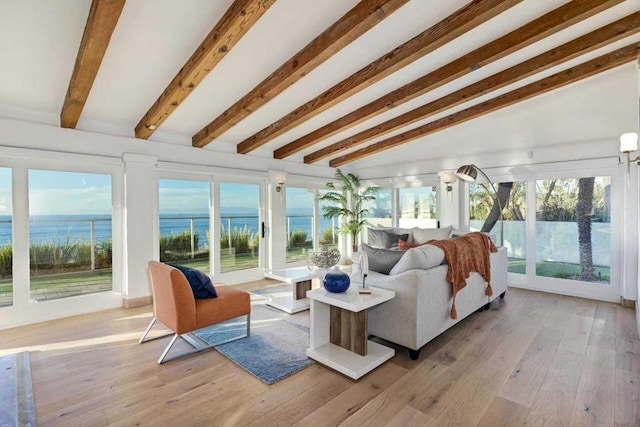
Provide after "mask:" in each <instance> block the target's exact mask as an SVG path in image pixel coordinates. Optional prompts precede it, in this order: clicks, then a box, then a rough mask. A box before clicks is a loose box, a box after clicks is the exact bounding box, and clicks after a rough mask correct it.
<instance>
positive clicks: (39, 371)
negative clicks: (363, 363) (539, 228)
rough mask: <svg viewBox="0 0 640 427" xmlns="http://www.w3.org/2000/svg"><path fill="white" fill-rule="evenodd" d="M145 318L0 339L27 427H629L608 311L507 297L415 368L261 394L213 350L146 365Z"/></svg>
mask: <svg viewBox="0 0 640 427" xmlns="http://www.w3.org/2000/svg"><path fill="white" fill-rule="evenodd" d="M264 283H268V282H260V283H258V282H254V283H252V284H247V285H245V286H244V287H245V288H246V289H249V290H250V289H252V288H255V287H257V286H261V285H264ZM150 310H151V307H141V308H135V309H115V310H109V311H105V312H100V313H96V314H91V315H84V316H77V317H73V318H68V319H62V320H57V321H53V322H47V323H46V324H38V325H31V326H26V327H21V328H16V329H12V330H6V331H0V337H1V339H0V354H2V353H7V352H13V351H17V350H23V349H24V350H27V349H28V350H30V351H31V361H32V378H33V389H34V394H35V406H36V413H37V420H38V424H39V425H40V426H49V425H52V426H103V425H118V426H120V425H122V426H133V425H136V426H138V425H144V426H147V425H148V426H173V427H179V426H191V425H201V426H217V425H220V426H242V425H251V426H275V425H283V426H290V425H296V426H314V427H318V426H329V425H343V426H362V425H364V426H399V425H415V426H430V425H446V426H476V425H477V426H502V425H503V426H519V425H527V426H538V425H539V426H543V425H544V426H563V425H576V426H578V425H580V426H581V425H601V426H639V425H640V340H639V339H638V334H637V329H636V322H635V318H634V311H633V310H632V309H628V308H627V309H626V308H622V307H620V306H618V305H615V304H610V303H602V302H595V301H590V300H584V299H578V298H572V297H564V296H558V295H551V294H544V293H538V292H532V291H525V290H519V289H510V290H509V291H508V293H507V297H506V299H505V300H504V301H501V302H494V303H493V305H492V307H491V310H489V311H484V312H482V313H476V314H473V315H472V316H470V317H468V318H467V319H465V320H464V321H462V322H461V323H459V324H458V325H456V326H455V327H454V328H452V329H451V330H449V331H447V332H446V333H444V334H443V335H441V336H440V337H438V338H436V339H435V340H434V341H432V342H431V343H429V344H427V345H426V346H425V347H424V348H423V350H422V354H421V355H420V358H419V360H416V361H413V360H410V359H409V357H408V355H407V352H406V351H405V350H403V349H400V348H398V349H397V354H396V356H395V357H394V358H393V359H392V360H391V361H389V362H387V363H385V364H384V365H383V366H381V367H380V368H378V369H376V370H375V371H373V372H371V373H370V374H368V375H367V376H365V377H364V378H362V379H360V380H359V381H357V382H356V381H352V380H350V379H349V378H346V377H344V376H342V375H340V374H338V373H336V372H334V371H331V370H330V369H327V368H325V367H323V366H320V365H318V364H315V365H312V366H311V367H309V368H307V369H304V370H302V371H300V372H298V373H296V374H294V375H292V376H291V377H289V378H286V379H284V380H283V381H280V382H278V383H276V384H274V385H271V386H267V385H265V384H264V383H262V382H261V381H260V380H258V379H256V378H254V377H253V376H251V375H250V374H248V373H246V372H245V371H244V370H242V369H241V368H239V367H238V366H236V365H235V364H234V363H233V362H231V361H229V360H228V359H227V358H225V357H224V356H222V355H221V354H219V353H218V352H216V351H215V350H210V351H206V352H204V353H200V354H197V355H194V356H189V357H187V358H183V359H181V360H176V361H172V362H169V363H167V364H165V365H162V366H158V365H157V364H156V360H157V358H158V356H159V354H160V352H161V350H162V348H163V347H164V345H165V344H166V339H163V340H157V341H151V342H149V343H146V344H144V345H139V344H138V343H137V339H138V338H139V336H140V334H141V332H142V331H143V330H144V328H145V326H146V325H147V323H148V322H149V319H150V316H151V312H150ZM167 339H168V338H167Z"/></svg>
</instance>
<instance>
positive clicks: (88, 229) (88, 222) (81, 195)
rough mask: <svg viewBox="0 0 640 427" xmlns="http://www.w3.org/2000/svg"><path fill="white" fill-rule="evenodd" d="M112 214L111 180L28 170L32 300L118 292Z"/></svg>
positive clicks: (82, 174)
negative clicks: (114, 284) (113, 261)
mask: <svg viewBox="0 0 640 427" xmlns="http://www.w3.org/2000/svg"><path fill="white" fill-rule="evenodd" d="M111 215H112V201H111V176H110V175H103V174H92V173H77V172H58V171H47V170H29V260H30V273H31V281H30V296H31V299H33V300H36V301H47V300H52V299H58V298H66V297H70V296H75V295H81V294H90V293H96V292H103V291H109V290H111V289H112V288H113V281H112V255H111V252H112V234H111Z"/></svg>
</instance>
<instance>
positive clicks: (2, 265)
mask: <svg viewBox="0 0 640 427" xmlns="http://www.w3.org/2000/svg"><path fill="white" fill-rule="evenodd" d="M11 194H12V191H11V169H10V168H0V307H8V306H11V305H13V243H12V242H13V229H12V228H13V227H12V223H13V205H12V200H13V199H12V196H11Z"/></svg>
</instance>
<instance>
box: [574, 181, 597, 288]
mask: <svg viewBox="0 0 640 427" xmlns="http://www.w3.org/2000/svg"><path fill="white" fill-rule="evenodd" d="M594 181H595V178H593V177H591V178H580V179H579V180H578V206H577V209H576V211H577V212H576V217H577V222H578V245H579V252H580V280H585V281H588V282H592V281H593V280H595V274H594V271H593V246H592V243H591V212H592V210H593V185H594Z"/></svg>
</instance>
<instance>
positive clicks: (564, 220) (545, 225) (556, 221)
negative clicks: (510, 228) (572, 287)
mask: <svg viewBox="0 0 640 427" xmlns="http://www.w3.org/2000/svg"><path fill="white" fill-rule="evenodd" d="M610 191H611V177H587V178H569V179H547V180H540V181H537V182H536V274H537V275H538V276H543V277H558V278H563V279H572V280H581V281H585V282H598V283H609V279H610V266H611V262H610V255H611V199H610V194H611V193H610Z"/></svg>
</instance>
